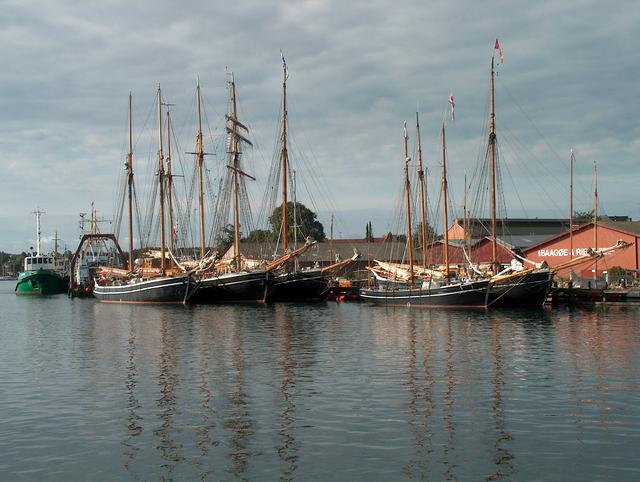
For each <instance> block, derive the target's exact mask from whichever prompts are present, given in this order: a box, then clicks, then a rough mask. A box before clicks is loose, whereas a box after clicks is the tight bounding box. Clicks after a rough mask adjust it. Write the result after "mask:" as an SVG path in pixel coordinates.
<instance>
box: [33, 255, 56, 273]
mask: <svg viewBox="0 0 640 482" xmlns="http://www.w3.org/2000/svg"><path fill="white" fill-rule="evenodd" d="M38 269H48V270H52V271H64V260H63V259H59V258H55V257H53V256H44V255H38V256H27V257H26V258H25V259H24V271H36V270H38Z"/></svg>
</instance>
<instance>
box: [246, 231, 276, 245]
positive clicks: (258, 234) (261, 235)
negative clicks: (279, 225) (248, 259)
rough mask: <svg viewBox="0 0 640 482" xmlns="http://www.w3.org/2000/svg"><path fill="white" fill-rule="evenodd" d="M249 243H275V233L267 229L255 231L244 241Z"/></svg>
mask: <svg viewBox="0 0 640 482" xmlns="http://www.w3.org/2000/svg"><path fill="white" fill-rule="evenodd" d="M242 240H243V241H247V242H249V243H264V242H266V241H273V233H272V232H271V231H269V230H266V229H254V230H253V231H251V232H250V233H249V234H248V235H247V237H246V238H243V239H242Z"/></svg>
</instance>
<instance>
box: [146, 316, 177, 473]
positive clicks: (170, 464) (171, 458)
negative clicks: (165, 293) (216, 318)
mask: <svg viewBox="0 0 640 482" xmlns="http://www.w3.org/2000/svg"><path fill="white" fill-rule="evenodd" d="M176 354H177V351H176V335H175V322H174V321H173V320H172V319H171V318H170V316H169V314H165V313H163V316H162V318H161V321H160V354H159V365H160V373H159V375H158V386H159V388H160V398H159V399H158V408H159V409H160V412H159V414H158V417H159V418H160V427H158V428H157V429H156V430H154V432H153V433H154V435H156V436H157V437H158V438H159V444H158V445H157V446H156V449H157V450H158V451H159V452H160V457H161V458H162V459H163V461H164V462H163V463H162V465H161V466H162V468H163V469H164V470H165V474H164V475H163V476H161V478H162V479H163V480H172V478H173V471H174V469H175V467H176V465H177V464H178V463H179V462H181V461H182V460H184V457H183V456H182V455H181V454H180V449H181V448H182V445H181V444H180V443H177V442H176V441H175V439H174V433H173V431H174V430H175V427H174V419H175V417H176V415H177V413H178V407H177V402H176V390H177V389H179V379H178V375H177V367H176V365H177V358H176Z"/></svg>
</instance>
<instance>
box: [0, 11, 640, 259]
mask: <svg viewBox="0 0 640 482" xmlns="http://www.w3.org/2000/svg"><path fill="white" fill-rule="evenodd" d="M0 24H1V25H2V30H1V33H0V39H1V44H0V45H2V47H0V49H2V58H3V59H4V66H5V68H4V69H3V71H2V72H1V73H0V102H1V105H0V145H2V150H3V153H2V167H3V176H2V177H3V182H2V189H1V190H0V203H1V205H2V213H0V223H1V225H2V226H3V228H2V230H1V231H0V232H1V233H2V235H1V236H0V250H2V251H5V252H13V253H15V252H21V251H26V250H27V249H28V248H29V247H30V246H35V217H34V216H33V214H31V213H32V212H33V211H34V210H35V209H36V207H37V206H38V207H40V208H42V209H43V210H44V211H46V214H45V215H44V216H43V219H42V223H43V237H44V239H46V240H47V241H46V242H45V243H44V249H46V250H50V249H51V248H52V242H51V239H52V238H53V233H54V230H56V229H57V231H58V234H59V237H61V238H62V239H63V246H64V245H66V246H67V248H68V249H71V250H74V249H75V247H76V245H77V239H78V235H79V229H78V221H79V213H80V212H88V211H89V210H90V209H91V203H92V202H93V203H95V206H96V209H97V210H98V213H99V215H100V216H102V217H104V218H109V219H111V218H113V208H114V205H115V196H116V185H117V183H116V180H117V178H118V176H121V175H122V161H123V153H124V147H125V143H126V105H127V96H128V94H129V92H130V91H131V92H133V95H134V103H135V115H134V122H135V124H136V126H137V127H139V128H142V127H144V123H145V122H146V121H145V119H146V116H147V113H148V110H149V108H150V106H152V103H153V96H154V95H155V89H156V86H157V85H158V84H161V85H162V89H163V94H164V96H165V98H166V99H167V100H168V101H169V102H171V103H174V104H175V107H172V115H173V116H174V119H175V125H176V126H178V127H177V128H176V132H177V133H178V134H179V141H180V143H181V144H180V145H181V147H182V148H183V149H182V150H183V151H190V150H192V143H193V139H194V138H195V132H193V131H192V129H191V127H192V126H193V96H194V88H195V83H196V79H197V78H199V79H200V83H201V86H202V89H203V96H204V101H205V109H206V113H207V119H208V120H209V121H210V122H211V125H212V126H213V125H220V119H221V118H222V116H223V114H224V113H225V111H226V102H227V100H226V96H227V91H226V85H225V82H226V70H227V69H229V70H232V71H233V72H234V74H235V76H236V80H237V82H238V88H239V96H240V101H241V108H242V111H241V113H242V118H243V119H245V120H246V122H247V123H249V124H250V125H251V126H252V134H253V139H254V140H255V141H256V145H257V147H256V149H254V151H255V152H254V154H255V159H254V160H253V161H251V162H252V163H253V164H252V166H253V167H254V169H255V171H256V172H258V173H260V174H263V173H264V171H265V167H264V165H265V164H268V162H269V159H270V157H271V154H272V152H273V150H274V144H275V139H274V132H275V130H276V126H277V122H278V113H279V99H280V89H281V82H282V78H281V76H282V70H281V68H282V67H281V60H280V51H281V50H282V51H283V52H284V54H285V56H286V60H287V65H288V67H289V72H290V78H289V84H288V91H289V98H290V101H291V104H290V122H291V124H292V126H293V132H294V134H295V139H296V142H298V143H299V145H300V146H302V148H303V150H304V151H305V154H306V156H307V157H309V158H310V159H311V160H312V162H313V164H314V165H315V166H317V167H318V168H319V169H318V170H319V172H317V173H316V175H317V176H318V178H319V182H320V184H321V185H322V186H325V187H326V189H327V190H328V191H330V192H328V196H329V197H330V198H331V199H330V202H328V203H326V204H323V203H318V207H319V209H318V211H319V213H318V214H319V216H320V220H321V221H322V222H323V224H324V225H325V231H327V232H328V229H329V224H328V223H329V219H330V216H331V214H335V215H336V225H335V227H334V236H335V237H344V238H347V237H360V238H362V237H364V232H365V224H366V223H367V222H368V221H369V220H371V221H372V223H373V230H374V234H375V235H381V234H383V233H386V232H388V231H389V230H392V229H393V226H394V221H393V219H392V215H393V214H392V213H393V208H394V206H395V203H396V200H397V199H396V198H397V191H398V187H399V186H400V182H401V180H400V176H401V175H402V124H403V122H404V121H407V123H408V125H409V126H413V123H414V119H415V111H416V108H417V109H418V110H419V112H420V121H421V128H422V143H423V154H424V158H425V162H426V164H427V166H428V168H429V169H430V170H431V171H432V172H434V173H435V172H438V170H439V165H440V164H439V162H440V160H439V159H440V154H439V152H440V151H439V149H440V147H439V142H440V141H439V129H440V125H441V123H442V122H443V120H445V119H447V118H448V116H449V105H448V102H447V99H448V97H449V94H450V93H453V95H454V97H455V104H456V120H455V123H451V122H450V119H449V120H448V121H447V122H448V123H449V127H448V131H447V150H448V156H449V159H450V174H449V175H450V181H449V182H450V183H451V184H452V188H453V193H454V196H455V200H454V204H456V205H457V206H459V205H460V203H461V202H462V191H463V181H462V179H463V178H464V175H465V174H468V175H471V173H472V172H473V170H474V168H475V165H476V164H477V162H478V157H479V152H481V150H482V146H483V145H485V144H486V139H485V138H484V137H483V126H484V125H485V124H486V106H487V100H488V74H489V63H490V60H491V56H492V55H494V48H493V47H494V42H495V39H496V38H499V39H500V43H501V46H502V49H503V51H504V55H505V62H504V64H502V65H500V66H499V67H498V68H497V71H498V76H497V80H496V108H497V112H498V113H497V128H498V138H499V141H500V143H501V144H500V145H501V161H502V162H503V164H504V165H505V166H506V170H505V171H504V176H505V177H504V179H503V181H504V190H505V198H506V202H507V204H508V208H507V209H508V214H509V216H511V217H553V218H562V217H567V216H568V169H569V168H568V165H569V164H568V163H569V152H570V150H571V149H573V150H574V152H575V155H576V159H577V162H576V167H575V180H574V184H575V185H576V188H575V199H574V207H575V210H577V211H588V210H590V209H591V208H592V198H591V196H592V194H591V192H592V170H593V161H597V164H598V176H599V195H600V203H601V204H600V210H601V212H603V213H604V214H608V215H628V216H631V217H632V218H634V219H640V204H639V203H638V202H637V201H636V200H635V189H634V188H635V184H636V183H635V179H634V178H635V174H636V172H637V171H636V169H635V164H636V162H637V161H636V156H637V155H636V152H637V151H638V148H639V147H640V126H639V125H638V122H637V112H638V111H639V108H638V107H640V106H639V105H638V104H639V102H638V96H637V88H636V85H637V77H638V70H639V67H638V66H639V65H640V62H639V60H640V53H638V51H637V49H636V47H635V45H636V44H637V40H638V36H639V35H638V29H637V25H638V24H640V9H639V8H638V7H637V6H636V5H635V4H634V3H633V2H631V1H622V2H617V3H616V5H615V8H614V7H612V6H610V5H606V4H604V3H603V2H596V1H590V0H581V1H568V2H548V3H547V2H543V3H540V2H533V3H531V2H521V1H516V2H511V1H506V0H505V1H495V2H490V3H484V2H472V1H460V2H445V1H435V2H418V1H407V2H402V3H401V4H392V3H391V2H385V1H372V2H366V3H360V2H353V4H349V3H346V4H345V3H343V2H338V1H335V0H322V1H321V0H312V1H299V2H294V1H291V2H274V3H271V4H270V2H260V1H256V0H253V1H242V2H236V3H234V4H227V3H225V2H210V3H207V4H206V5H204V4H200V2H193V1H187V2H181V3H180V4H179V5H178V4H175V3H174V2H169V1H160V2H154V3H150V2H149V3H147V2H124V1H106V2H97V1H89V2H82V3H76V2H66V1H62V2H44V1H41V0H36V1H29V2H19V1H15V0H9V1H8V2H5V4H4V5H3V16H2V18H1V19H0ZM409 132H410V136H411V137H412V139H411V143H412V145H413V133H412V130H410V131H409ZM205 149H206V148H205ZM137 155H138V156H140V157H141V158H144V157H145V156H148V153H142V154H137ZM185 160H186V161H187V162H188V161H189V160H190V158H189V157H185ZM207 162H211V163H214V162H215V159H209V160H208V161H207ZM301 182H302V181H301ZM321 194H324V193H321ZM305 196H306V193H305V192H303V191H302V189H301V195H300V201H301V202H303V203H305V204H307V205H308V206H309V205H310V204H309V202H307V201H306V199H305ZM258 200H259V199H258ZM327 206H329V207H330V208H328V207H327ZM256 210H257V209H254V212H255V211H256ZM103 230H105V231H106V230H107V229H106V228H103Z"/></svg>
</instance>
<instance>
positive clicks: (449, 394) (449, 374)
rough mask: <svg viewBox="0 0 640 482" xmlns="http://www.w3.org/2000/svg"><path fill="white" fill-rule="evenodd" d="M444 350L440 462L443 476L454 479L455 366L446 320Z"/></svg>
mask: <svg viewBox="0 0 640 482" xmlns="http://www.w3.org/2000/svg"><path fill="white" fill-rule="evenodd" d="M445 352H446V357H447V359H446V367H445V373H444V377H445V380H446V384H447V385H446V388H445V392H444V408H443V410H442V418H443V421H444V429H445V431H446V435H447V441H446V443H445V445H444V449H443V455H444V458H443V459H442V463H443V464H444V467H445V472H444V475H445V478H446V479H447V480H456V476H455V474H454V471H453V469H454V468H455V467H456V464H455V462H454V461H453V460H452V459H453V455H452V452H453V451H454V450H455V446H454V435H455V431H456V423H455V419H454V416H453V409H454V405H455V398H454V392H453V390H454V388H455V386H456V378H455V366H454V362H453V354H454V349H453V330H452V327H451V321H447V346H446V348H445Z"/></svg>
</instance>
